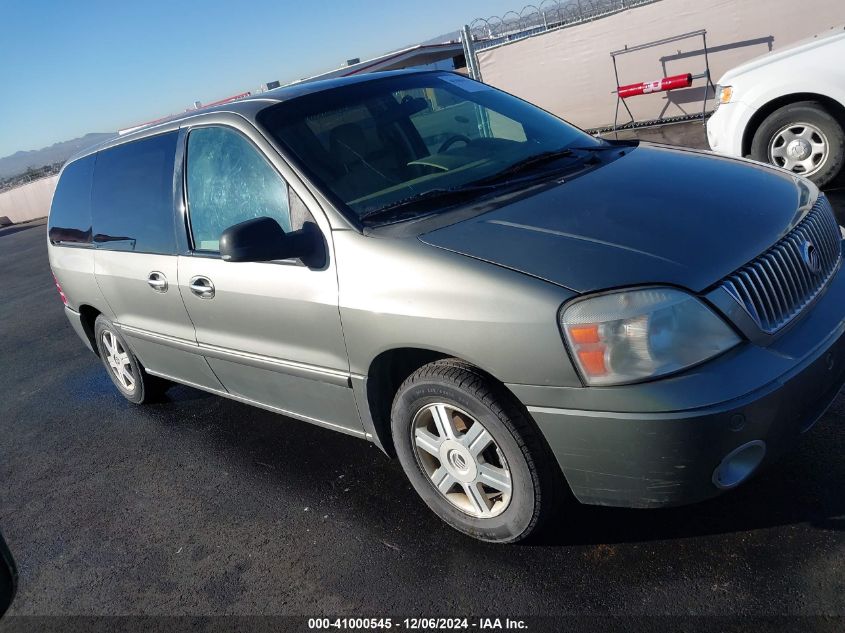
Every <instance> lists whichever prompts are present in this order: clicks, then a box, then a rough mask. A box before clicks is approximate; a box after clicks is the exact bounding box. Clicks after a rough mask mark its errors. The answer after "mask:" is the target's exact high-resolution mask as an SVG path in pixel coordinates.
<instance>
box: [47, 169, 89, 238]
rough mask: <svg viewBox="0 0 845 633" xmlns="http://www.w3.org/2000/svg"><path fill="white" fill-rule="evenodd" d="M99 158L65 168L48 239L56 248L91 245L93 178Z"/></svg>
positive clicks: (53, 209)
mask: <svg viewBox="0 0 845 633" xmlns="http://www.w3.org/2000/svg"><path fill="white" fill-rule="evenodd" d="M95 160H96V156H95V155H94V154H92V155H91V156H86V157H85V158H80V159H79V160H77V161H74V162H72V163H70V164H69V165H68V166H67V167H65V169H64V171H63V172H62V176H61V178H59V184H58V185H57V186H56V192H55V194H53V206H52V207H51V209H50V221H49V235H50V241H51V242H52V243H53V244H59V243H62V244H90V243H91V175H92V174H93V173H94V162H95Z"/></svg>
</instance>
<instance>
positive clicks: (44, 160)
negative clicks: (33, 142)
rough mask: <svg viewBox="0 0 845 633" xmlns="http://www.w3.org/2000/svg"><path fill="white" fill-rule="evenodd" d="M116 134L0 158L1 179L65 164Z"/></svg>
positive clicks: (100, 134)
mask: <svg viewBox="0 0 845 633" xmlns="http://www.w3.org/2000/svg"><path fill="white" fill-rule="evenodd" d="M115 134H116V132H92V133H90V134H86V135H85V136H80V137H79V138H75V139H73V140H71V141H62V142H61V143H54V144H53V145H51V146H50V147H45V148H43V149H34V150H29V151H26V152H15V153H14V154H12V155H11V156H6V157H5V158H0V179H2V178H9V177H10V176H16V175H18V174H22V173H24V172H25V171H26V170H27V169H28V168H30V167H43V166H44V165H52V164H53V163H59V162H62V163H63V162H64V161H66V160H67V159H68V158H70V157H71V156H73V155H74V154H76V152H79V151H81V150H83V149H85V148H86V147H91V146H92V145H96V144H97V143H101V142H103V141H105V140H106V139H109V138H111V137H113V136H115Z"/></svg>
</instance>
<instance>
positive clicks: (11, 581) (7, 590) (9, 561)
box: [0, 534, 18, 617]
mask: <svg viewBox="0 0 845 633" xmlns="http://www.w3.org/2000/svg"><path fill="white" fill-rule="evenodd" d="M17 589H18V570H17V568H16V567H15V561H14V559H13V558H12V553H11V552H10V551H9V548H8V546H7V545H6V541H4V540H3V535H2V534H0V617H2V616H3V614H4V613H6V610H7V609H8V608H9V605H10V604H12V600H14V598H15V592H16V591H17Z"/></svg>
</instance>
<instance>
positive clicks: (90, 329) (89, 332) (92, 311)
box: [79, 304, 102, 357]
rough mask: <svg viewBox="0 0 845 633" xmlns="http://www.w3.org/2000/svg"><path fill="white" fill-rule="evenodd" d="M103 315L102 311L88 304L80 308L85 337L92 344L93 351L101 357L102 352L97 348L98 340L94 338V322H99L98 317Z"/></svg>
mask: <svg viewBox="0 0 845 633" xmlns="http://www.w3.org/2000/svg"><path fill="white" fill-rule="evenodd" d="M101 314H102V311H100V310H98V309H97V308H95V307H94V306H90V305H87V304H82V305H80V306H79V317H80V321H81V322H82V329H83V330H84V332H85V336H87V337H88V342H89V343H91V349H92V350H94V353H95V354H96V355H97V356H98V357H99V355H100V350H99V348H98V347H97V340H96V338H95V337H94V322H95V321H96V320H97V317H98V316H100V315H101Z"/></svg>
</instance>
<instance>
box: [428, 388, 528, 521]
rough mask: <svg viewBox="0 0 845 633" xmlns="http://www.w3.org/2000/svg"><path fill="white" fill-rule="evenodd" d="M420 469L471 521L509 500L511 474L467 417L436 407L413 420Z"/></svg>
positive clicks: (447, 407) (488, 514)
mask: <svg viewBox="0 0 845 633" xmlns="http://www.w3.org/2000/svg"><path fill="white" fill-rule="evenodd" d="M411 428H412V431H413V438H412V439H413V442H412V443H413V447H414V453H415V455H416V458H417V461H418V463H419V464H420V465H421V466H422V468H423V470H424V471H425V473H426V474H427V475H428V476H429V478H430V479H431V483H432V484H433V485H434V487H435V488H436V489H437V490H438V491H439V492H440V494H441V495H442V496H443V497H444V498H445V499H446V500H447V501H449V502H450V503H451V504H452V505H454V506H455V507H456V508H458V509H459V510H461V511H462V512H465V513H466V514H469V515H470V516H473V517H478V518H481V519H489V518H492V517H495V516H498V515H499V514H501V513H502V512H504V511H505V510H506V509H507V507H508V504H509V503H510V500H511V489H512V483H511V472H510V469H509V468H508V464H507V461H506V460H505V457H504V455H503V454H502V451H501V449H500V448H499V446H498V444H496V441H495V440H494V439H493V436H492V435H490V433H489V432H488V431H487V429H485V428H484V426H483V425H482V424H481V422H479V421H478V420H476V419H475V418H473V417H472V416H471V415H470V414H468V413H467V412H466V411H462V410H461V409H458V408H457V407H454V406H452V405H449V404H443V403H435V404H430V405H427V406H425V407H423V408H422V409H420V410H419V411H418V412H417V414H416V415H415V416H414V421H413V424H412V425H411Z"/></svg>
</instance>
